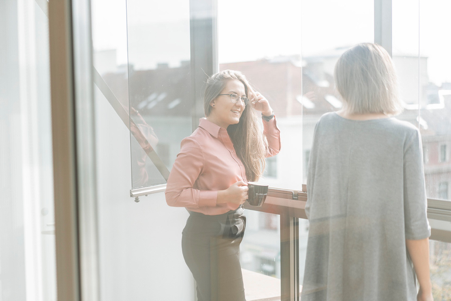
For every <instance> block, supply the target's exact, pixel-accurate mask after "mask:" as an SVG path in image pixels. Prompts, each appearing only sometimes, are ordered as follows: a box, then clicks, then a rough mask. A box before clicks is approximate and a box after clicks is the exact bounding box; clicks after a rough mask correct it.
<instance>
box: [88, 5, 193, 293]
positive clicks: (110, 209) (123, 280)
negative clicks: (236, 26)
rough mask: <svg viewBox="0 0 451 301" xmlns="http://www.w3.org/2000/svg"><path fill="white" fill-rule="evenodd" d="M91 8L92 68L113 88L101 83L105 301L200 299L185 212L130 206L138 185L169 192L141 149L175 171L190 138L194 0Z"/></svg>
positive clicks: (157, 200) (159, 196) (154, 204)
mask: <svg viewBox="0 0 451 301" xmlns="http://www.w3.org/2000/svg"><path fill="white" fill-rule="evenodd" d="M91 3H92V26H93V44H94V58H95V61H94V64H95V67H96V69H97V70H98V73H99V75H100V79H101V80H102V81H103V83H104V84H105V85H102V82H100V84H99V79H97V80H96V86H97V88H96V93H95V102H96V114H95V128H96V133H95V136H96V151H97V171H96V172H97V188H98V214H99V218H98V220H99V248H100V252H99V253H100V254H99V258H100V281H101V284H100V295H101V298H102V300H105V301H122V300H187V301H189V300H195V285H194V280H193V277H192V274H191V272H190V270H189V269H188V267H187V266H186V263H185V261H184V258H183V254H182V250H181V236H182V235H181V233H182V230H183V228H184V226H185V223H186V219H187V216H188V213H187V211H186V210H185V209H183V208H171V207H169V206H168V205H167V204H166V202H165V196H164V193H156V194H152V195H149V196H141V197H140V202H139V203H135V202H134V201H133V199H132V198H130V197H129V190H130V184H131V183H130V179H132V187H133V188H137V187H142V186H149V185H155V184H161V183H165V180H164V178H163V177H162V176H161V175H160V173H159V172H158V170H156V168H155V166H154V165H153V164H152V162H151V160H150V158H149V157H146V155H145V154H144V153H143V150H142V147H141V145H143V141H144V140H147V141H148V142H149V143H150V145H151V146H152V149H154V150H155V151H156V153H157V154H158V157H159V159H160V160H161V161H163V163H164V165H165V166H166V167H167V168H168V169H170V168H171V166H172V163H173V161H174V159H175V157H176V155H177V153H178V151H179V147H180V141H181V140H182V138H184V137H186V136H189V135H190V134H191V131H192V127H191V117H190V114H191V107H192V105H191V103H188V102H189V101H191V99H190V98H189V95H190V86H191V84H190V78H189V75H188V71H189V65H190V63H189V59H190V52H189V51H190V44H189V43H190V41H189V39H190V37H189V9H188V7H189V1H188V0H183V1H181V0H171V1H164V2H161V1H145V0H142V1H140V0H130V1H128V2H126V1H125V0H92V1H91ZM105 86H106V88H105ZM109 91H110V92H112V93H109ZM177 99H178V100H177ZM129 115H130V116H131V118H130V123H129ZM134 124H135V125H136V126H134ZM130 132H132V133H130ZM136 133H142V135H141V136H140V135H137V136H135V135H134V134H136ZM131 135H132V136H131ZM135 137H138V139H141V140H138V141H137V139H136V138H135ZM130 142H131V144H130ZM144 146H145V143H144ZM146 150H148V149H146ZM130 171H132V172H133V174H132V177H131V172H130Z"/></svg>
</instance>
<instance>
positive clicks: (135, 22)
mask: <svg viewBox="0 0 451 301" xmlns="http://www.w3.org/2000/svg"><path fill="white" fill-rule="evenodd" d="M127 28H128V58H129V62H128V63H129V64H128V71H129V78H128V83H129V99H130V117H131V120H130V122H131V128H132V131H131V133H132V137H131V160H132V174H133V177H132V184H133V185H132V186H133V188H139V187H146V186H151V185H157V184H165V183H166V181H165V178H164V177H163V176H162V175H161V172H162V171H161V170H160V169H161V168H162V169H167V168H169V169H170V168H171V166H172V164H173V163H174V160H175V158H176V155H177V153H178V152H179V150H180V141H181V140H182V139H183V138H185V137H186V136H189V135H190V134H191V132H192V130H191V124H192V122H191V108H192V105H193V102H192V100H193V98H192V97H191V78H190V32H189V30H190V23H189V2H188V1H185V0H173V1H166V2H160V3H157V2H149V1H145V0H128V1H127ZM133 123H135V124H136V127H133ZM138 130H139V132H140V133H141V134H138V135H137V134H135V133H136V132H138ZM144 139H145V140H147V141H148V143H146V142H145V141H144ZM149 143H150V146H151V147H152V148H153V150H154V151H155V152H156V154H157V155H158V156H152V155H149V156H148V155H146V152H148V153H149V150H147V148H148V145H149ZM150 152H151V151H150ZM149 158H150V160H149ZM160 160H161V161H160ZM160 165H162V166H160ZM158 166H160V168H157V167H158Z"/></svg>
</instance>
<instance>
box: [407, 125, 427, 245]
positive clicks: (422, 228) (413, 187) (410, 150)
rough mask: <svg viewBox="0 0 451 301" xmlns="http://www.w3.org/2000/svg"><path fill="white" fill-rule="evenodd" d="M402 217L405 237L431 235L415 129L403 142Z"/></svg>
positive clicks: (418, 144) (416, 237)
mask: <svg viewBox="0 0 451 301" xmlns="http://www.w3.org/2000/svg"><path fill="white" fill-rule="evenodd" d="M404 219H405V230H406V239H424V238H427V237H429V236H430V235H431V227H430V226H429V222H428V220H427V198H426V188H425V180H424V170H423V156H422V146H421V138H420V133H419V132H418V130H415V132H414V133H413V135H410V137H408V138H407V140H406V143H405V150H404Z"/></svg>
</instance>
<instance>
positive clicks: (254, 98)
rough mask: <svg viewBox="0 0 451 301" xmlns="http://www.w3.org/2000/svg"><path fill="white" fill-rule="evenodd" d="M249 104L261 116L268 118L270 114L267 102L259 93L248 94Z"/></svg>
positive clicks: (270, 110)
mask: <svg viewBox="0 0 451 301" xmlns="http://www.w3.org/2000/svg"><path fill="white" fill-rule="evenodd" d="M249 102H250V104H251V106H252V107H253V108H254V109H256V110H257V111H260V112H262V114H263V115H265V116H269V115H271V114H272V109H271V106H270V105H269V102H268V100H267V99H266V98H265V97H264V96H263V95H261V94H260V93H259V92H255V91H251V92H250V93H249Z"/></svg>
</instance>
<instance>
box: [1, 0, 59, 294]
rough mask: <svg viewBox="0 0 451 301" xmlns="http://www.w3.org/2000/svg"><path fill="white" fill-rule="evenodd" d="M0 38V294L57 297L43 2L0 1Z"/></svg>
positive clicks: (47, 53)
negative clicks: (1, 40)
mask: <svg viewBox="0 0 451 301" xmlns="http://www.w3.org/2000/svg"><path fill="white" fill-rule="evenodd" d="M0 36H2V37H3V42H2V44H1V46H0V57H1V60H0V107H1V110H0V166H1V167H0V271H1V272H0V273H1V274H0V300H27V301H32V300H33V301H34V300H45V301H56V268H55V228H54V225H55V224H54V209H53V169H52V136H51V133H52V129H51V111H50V75H49V74H50V66H49V39H48V18H47V1H36V2H34V1H20V2H17V1H9V0H7V1H1V2H0Z"/></svg>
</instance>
